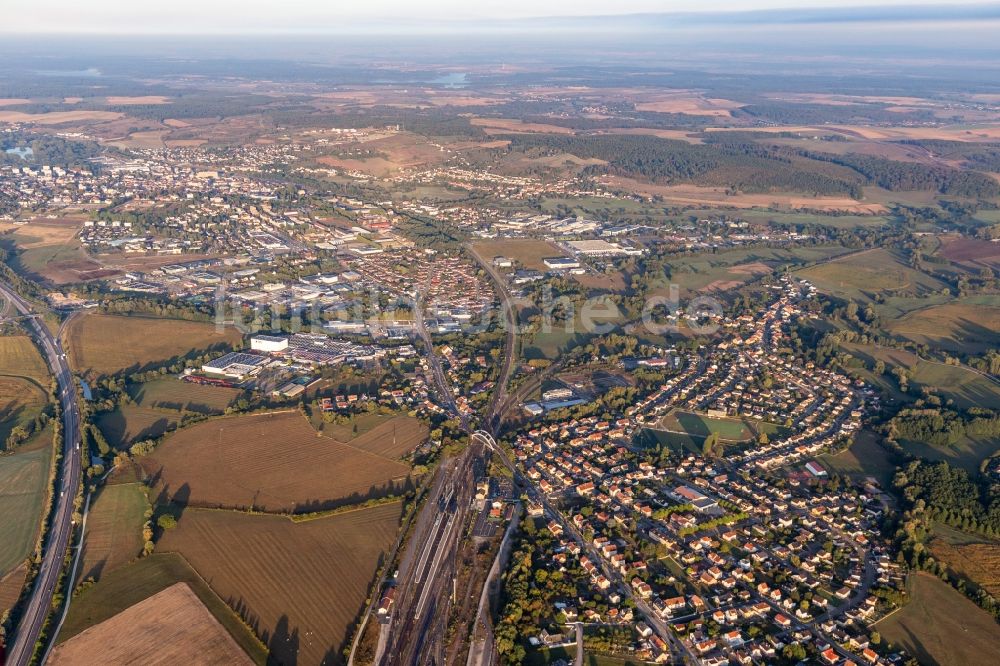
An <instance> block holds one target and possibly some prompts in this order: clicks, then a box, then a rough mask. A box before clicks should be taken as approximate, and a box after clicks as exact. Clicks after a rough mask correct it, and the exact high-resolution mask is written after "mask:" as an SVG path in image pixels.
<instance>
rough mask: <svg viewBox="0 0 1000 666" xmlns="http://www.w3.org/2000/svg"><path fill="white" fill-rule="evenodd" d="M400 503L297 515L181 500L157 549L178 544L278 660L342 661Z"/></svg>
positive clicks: (394, 528) (170, 548) (391, 534)
mask: <svg viewBox="0 0 1000 666" xmlns="http://www.w3.org/2000/svg"><path fill="white" fill-rule="evenodd" d="M400 511H401V505H400V504H399V503H395V502H394V503H390V504H383V505H381V506H376V507H372V508H368V509H359V510H354V511H348V512H345V513H341V514H336V515H333V516H329V517H325V518H318V519H316V520H308V521H305V522H298V523H296V522H292V521H291V520H289V519H287V518H283V517H281V516H273V515H247V514H242V513H236V512H232V511H212V510H202V509H188V510H186V511H185V512H184V514H183V515H182V516H181V519H180V521H179V522H178V525H177V527H176V528H174V529H172V530H170V531H168V532H167V533H166V534H165V535H164V536H163V538H161V540H160V542H159V544H158V545H157V550H158V551H159V552H171V551H173V552H178V553H181V554H182V555H183V556H184V558H185V559H186V560H187V561H188V562H190V563H191V566H193V567H194V568H195V570H197V571H198V573H200V574H201V576H202V577H203V578H204V579H205V580H207V581H209V584H210V585H211V587H212V589H213V590H214V591H215V592H216V594H218V595H219V596H220V597H221V598H222V599H224V600H225V601H226V602H227V603H228V604H230V606H232V607H233V608H235V609H236V610H237V611H238V612H239V613H240V614H241V615H242V616H243V618H244V619H245V620H246V622H247V623H248V624H249V625H250V626H251V627H253V628H254V630H255V631H256V633H257V635H258V636H260V637H261V638H262V640H263V641H264V643H265V644H267V645H269V646H270V648H271V654H272V659H274V660H276V663H285V664H294V663H296V662H297V663H300V664H319V663H342V656H341V649H342V647H343V645H344V643H345V642H346V641H347V640H348V638H349V636H350V634H351V630H352V628H353V626H354V623H355V622H356V620H357V617H358V615H359V613H360V612H361V611H362V609H363V607H364V603H365V598H366V596H367V592H368V587H369V585H370V584H371V581H372V579H373V577H374V575H375V572H376V570H377V568H378V566H379V563H380V562H381V559H382V556H383V554H384V552H385V550H386V549H387V548H388V547H389V546H390V544H391V543H392V541H393V539H394V538H395V535H396V531H397V529H398V527H399V518H400Z"/></svg>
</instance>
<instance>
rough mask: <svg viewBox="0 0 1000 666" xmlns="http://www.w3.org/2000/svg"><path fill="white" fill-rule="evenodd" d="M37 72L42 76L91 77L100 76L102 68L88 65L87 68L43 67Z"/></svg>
mask: <svg viewBox="0 0 1000 666" xmlns="http://www.w3.org/2000/svg"><path fill="white" fill-rule="evenodd" d="M35 73H36V74H41V75H42V76H73V77H76V76H79V77H83V78H87V79H90V78H96V77H98V76H100V75H101V70H99V69H97V68H96V67H88V68H87V69H41V70H36V72H35Z"/></svg>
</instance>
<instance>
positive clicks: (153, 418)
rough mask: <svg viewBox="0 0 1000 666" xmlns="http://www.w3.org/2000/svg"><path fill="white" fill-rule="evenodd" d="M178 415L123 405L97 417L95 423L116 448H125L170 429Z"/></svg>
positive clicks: (174, 424) (176, 420)
mask: <svg viewBox="0 0 1000 666" xmlns="http://www.w3.org/2000/svg"><path fill="white" fill-rule="evenodd" d="M178 419H179V416H178V415H177V414H170V413H169V412H161V411H157V410H155V409H147V408H145V407H137V406H135V405H123V406H121V407H119V408H117V409H115V410H114V411H111V412H104V413H103V414H101V415H100V416H98V417H97V420H96V425H97V427H98V428H100V429H101V432H102V433H104V438H105V439H107V440H108V443H109V444H110V445H111V446H113V447H115V448H116V449H127V448H128V447H129V446H131V445H132V444H134V443H135V442H137V441H141V440H144V439H152V438H154V437H159V436H160V435H162V434H163V433H165V432H167V431H168V430H172V429H173V428H174V427H175V426H176V425H177V423H178Z"/></svg>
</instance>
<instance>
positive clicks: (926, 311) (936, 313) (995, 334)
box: [886, 299, 1000, 353]
mask: <svg viewBox="0 0 1000 666" xmlns="http://www.w3.org/2000/svg"><path fill="white" fill-rule="evenodd" d="M886 329H887V330H888V331H889V332H890V333H892V334H894V335H897V336H899V337H902V338H906V339H907V340H913V341H914V342H917V343H921V344H927V345H929V346H931V347H937V348H940V349H944V350H947V351H951V352H967V353H968V352H971V353H982V352H985V351H986V350H988V349H995V348H996V347H998V346H1000V299H997V300H996V305H988V304H986V303H982V302H976V303H971V302H970V303H963V302H953V303H945V304H944V305H935V306H931V307H928V308H923V309H920V310H915V311H913V312H909V313H907V314H906V315H904V316H902V317H900V318H899V319H896V320H895V321H891V322H889V323H888V324H887V325H886Z"/></svg>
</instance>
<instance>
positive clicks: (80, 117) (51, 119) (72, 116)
mask: <svg viewBox="0 0 1000 666" xmlns="http://www.w3.org/2000/svg"><path fill="white" fill-rule="evenodd" d="M121 117H122V114H120V113H115V112H114V111H84V110H80V111H50V112H48V113H22V112H20V111H0V123H27V124H29V125H62V124H63V123H86V122H106V121H108V120H117V119H118V118H121Z"/></svg>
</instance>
